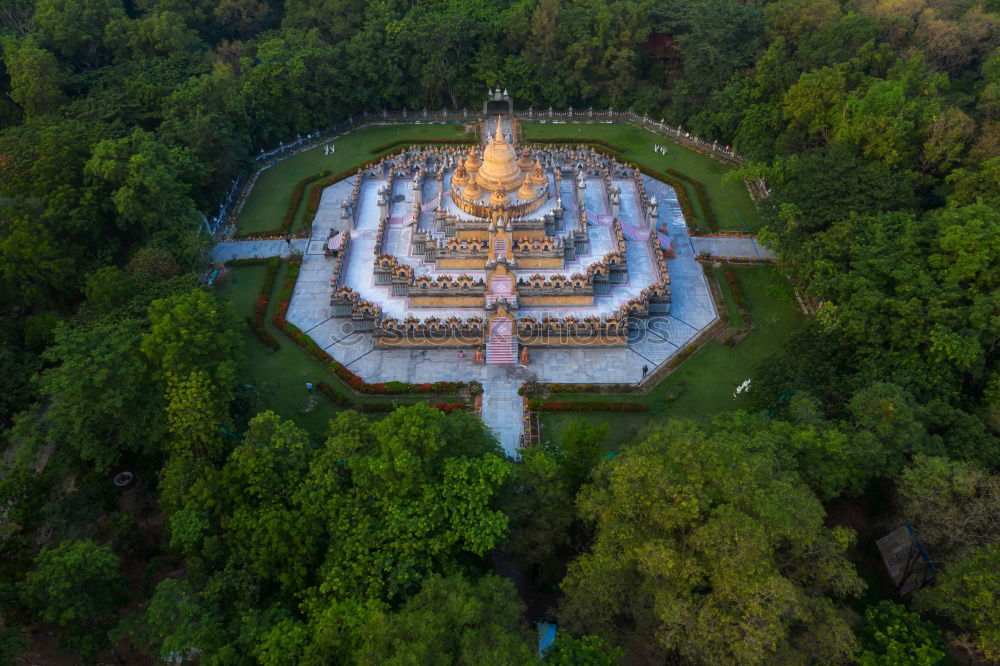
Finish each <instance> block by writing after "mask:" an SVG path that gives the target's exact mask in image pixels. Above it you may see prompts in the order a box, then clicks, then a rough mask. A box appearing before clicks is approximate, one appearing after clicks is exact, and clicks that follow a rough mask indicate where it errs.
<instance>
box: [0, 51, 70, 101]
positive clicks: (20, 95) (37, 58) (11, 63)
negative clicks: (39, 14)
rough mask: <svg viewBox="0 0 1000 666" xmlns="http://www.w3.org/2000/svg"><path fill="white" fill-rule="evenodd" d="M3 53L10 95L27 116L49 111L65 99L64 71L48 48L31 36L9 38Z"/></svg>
mask: <svg viewBox="0 0 1000 666" xmlns="http://www.w3.org/2000/svg"><path fill="white" fill-rule="evenodd" d="M3 57H4V65H6V67H7V72H8V74H9V75H10V97H11V99H12V100H14V101H15V102H17V103H18V104H20V105H21V108H22V109H24V114H25V115H26V116H28V117H29V118H30V117H32V116H39V115H43V114H46V113H51V112H53V111H55V110H56V109H57V108H58V106H59V105H60V104H61V103H62V102H63V101H64V96H63V92H62V86H63V85H64V84H65V82H66V75H65V73H64V72H63V69H62V67H61V66H60V64H59V62H58V61H57V60H56V58H55V56H53V55H52V54H51V53H50V52H48V51H46V50H45V49H44V48H42V47H40V46H38V44H36V43H35V42H34V41H32V40H30V39H29V40H13V39H9V40H7V42H6V44H5V45H4V55H3Z"/></svg>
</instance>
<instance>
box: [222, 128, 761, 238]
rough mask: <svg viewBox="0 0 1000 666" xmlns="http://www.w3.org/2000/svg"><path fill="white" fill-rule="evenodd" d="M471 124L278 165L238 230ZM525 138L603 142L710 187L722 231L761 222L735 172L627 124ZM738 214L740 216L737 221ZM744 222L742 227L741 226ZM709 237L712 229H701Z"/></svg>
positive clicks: (380, 137)
mask: <svg viewBox="0 0 1000 666" xmlns="http://www.w3.org/2000/svg"><path fill="white" fill-rule="evenodd" d="M471 127H472V124H471V123H470V124H468V125H463V124H461V123H457V122H456V123H447V124H432V125H386V126H381V127H367V128H365V129H362V130H358V131H357V132H352V133H350V134H348V135H347V136H344V137H342V138H340V139H336V140H335V141H334V142H333V143H334V145H335V146H336V148H337V152H336V154H334V155H333V156H330V157H327V156H324V155H323V148H322V146H319V147H317V148H313V149H312V150H308V151H306V152H304V153H300V154H298V155H296V156H295V157H292V158H289V159H287V160H283V161H281V162H278V163H277V164H275V165H274V166H272V167H271V168H269V169H266V170H265V171H264V172H263V173H261V174H260V177H259V178H258V179H257V183H256V185H255V186H254V188H253V191H252V192H251V193H250V197H249V199H248V200H247V202H246V205H244V207H243V211H242V213H241V214H240V218H239V222H238V225H237V226H238V227H239V229H240V230H242V231H267V230H270V229H276V228H277V227H278V226H279V224H280V222H281V218H282V216H283V215H284V214H285V210H286V209H287V207H288V202H289V200H290V198H291V196H292V190H293V189H294V188H295V184H296V183H298V182H299V181H300V180H302V179H303V178H306V177H308V176H312V175H314V174H317V173H319V172H320V171H324V170H328V171H331V172H332V173H340V172H343V171H348V170H352V169H355V168H357V167H358V166H360V165H362V164H364V163H365V162H369V161H371V160H372V159H373V158H375V157H376V155H375V154H374V153H372V152H371V151H372V148H374V147H375V146H379V145H382V144H386V143H391V142H393V141H401V140H412V141H428V140H433V139H454V138H462V137H470V136H471V133H470V131H469V129H470V128H471ZM521 127H522V131H523V137H524V139H525V140H526V141H530V140H531V139H533V138H546V137H549V138H551V137H566V138H570V137H579V138H581V139H583V138H594V139H603V140H604V141H608V142H609V143H612V144H615V145H616V146H620V147H622V148H624V149H625V150H624V152H623V153H622V156H623V157H624V158H625V159H628V160H631V161H633V162H637V163H640V164H643V165H645V166H648V167H650V168H652V169H666V168H673V169H676V170H678V171H680V172H682V173H684V174H686V175H687V176H689V177H690V178H692V179H694V180H697V181H699V182H700V183H702V184H703V185H704V186H705V190H706V192H707V193H708V197H709V200H710V202H711V205H712V208H713V209H714V211H715V216H716V218H717V219H718V221H719V227H720V228H722V229H743V222H746V224H747V226H749V227H750V228H751V229H757V228H758V227H759V226H760V216H759V215H758V214H757V210H756V208H755V207H754V205H753V201H751V199H750V195H749V194H748V193H747V190H746V188H745V187H744V186H743V185H742V183H731V184H728V185H723V183H722V176H723V175H725V174H726V173H727V172H728V171H730V170H731V169H730V167H728V166H726V165H725V164H722V163H721V162H719V161H717V160H714V159H712V158H710V157H707V156H706V155H703V154H701V153H699V152H697V151H694V150H690V149H688V148H685V147H683V146H681V145H680V144H677V143H674V142H672V141H670V140H669V139H667V138H665V137H663V136H661V135H659V134H654V133H653V132H649V131H647V130H644V129H640V128H638V127H633V126H632V125H628V124H625V123H611V124H606V123H564V124H554V123H538V122H527V121H522V123H521ZM653 144H660V145H666V146H667V147H668V152H667V154H666V155H659V154H657V153H654V152H653V149H652V146H653ZM687 190H688V198H689V199H690V200H691V203H692V205H693V206H694V207H695V211H696V213H697V214H698V215H702V211H701V208H700V203H699V202H698V197H697V196H696V194H695V192H694V190H693V189H692V188H690V187H688V188H687ZM307 196H308V189H307V190H306V195H305V196H303V197H302V201H300V203H299V210H298V211H297V213H296V217H295V222H294V224H293V229H297V228H298V225H299V222H300V221H301V218H302V213H303V211H304V209H305V200H306V198H307ZM735 211H738V215H737V213H736V212H735ZM740 217H742V220H743V222H741V221H740ZM700 226H701V227H702V228H703V230H704V231H707V230H708V229H707V226H706V225H705V224H704V223H700Z"/></svg>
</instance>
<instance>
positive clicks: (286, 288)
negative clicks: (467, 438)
mask: <svg viewBox="0 0 1000 666" xmlns="http://www.w3.org/2000/svg"><path fill="white" fill-rule="evenodd" d="M301 267H302V260H301V259H293V260H291V261H290V262H289V265H288V275H287V276H286V277H285V284H284V285H283V286H282V288H281V292H280V293H279V294H278V305H277V307H275V309H274V317H273V319H272V322H273V323H274V325H275V326H277V327H278V328H279V329H280V330H281V332H282V333H284V334H285V335H287V336H288V337H290V338H291V339H292V341H293V342H295V344H297V345H299V346H300V347H301V348H302V349H303V350H304V351H305V352H306V353H307V354H309V355H310V356H312V357H313V358H314V359H316V360H317V361H319V362H320V363H322V364H323V365H324V366H325V367H326V368H327V369H328V370H329V371H330V372H332V373H333V374H334V375H335V376H336V377H337V378H338V379H340V380H341V381H343V382H344V383H345V384H347V385H348V386H350V387H351V388H352V389H354V390H355V391H357V392H359V393H370V394H376V395H404V394H409V393H436V394H442V393H445V394H455V393H457V392H459V391H460V390H462V389H464V388H465V387H466V385H465V383H464V382H433V383H423V384H411V383H409V382H375V383H372V384H369V383H368V382H366V381H365V380H364V379H362V378H361V377H359V376H358V375H356V374H354V373H353V372H351V371H350V370H348V369H347V367H346V366H344V365H343V364H342V363H341V362H340V361H338V360H337V359H335V358H333V357H332V356H330V354H328V353H327V352H326V350H324V349H323V348H322V347H320V346H319V345H318V344H316V341H315V340H313V339H312V338H311V337H309V336H308V335H306V334H305V333H303V332H302V331H301V330H300V329H299V327H298V326H296V325H295V324H293V323H291V322H290V321H288V319H286V316H287V314H288V304H289V302H290V301H291V299H292V292H293V291H294V289H295V281H296V280H297V279H298V277H299V270H300V269H301Z"/></svg>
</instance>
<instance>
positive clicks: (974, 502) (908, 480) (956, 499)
mask: <svg viewBox="0 0 1000 666" xmlns="http://www.w3.org/2000/svg"><path fill="white" fill-rule="evenodd" d="M898 491H899V496H900V500H901V503H902V509H903V517H904V518H906V520H907V522H909V523H912V524H913V526H914V527H915V529H916V530H917V534H919V536H920V539H921V541H923V542H924V543H925V544H926V545H927V547H928V548H929V549H930V551H931V552H932V553H933V557H934V559H935V561H938V562H948V561H950V560H951V559H953V558H954V557H956V556H959V555H961V554H962V553H963V552H964V551H966V550H968V549H969V548H972V547H976V546H983V545H986V544H989V543H990V542H992V541H995V540H996V538H997V534H998V533H1000V475H997V474H993V473H990V472H987V471H985V470H982V469H980V468H979V467H977V466H976V465H974V464H971V463H967V462H959V461H953V460H949V459H947V458H943V457H930V456H917V457H916V458H915V459H914V461H913V463H912V464H911V465H909V466H908V467H907V468H906V469H904V470H903V473H902V474H901V475H900V477H899V485H898Z"/></svg>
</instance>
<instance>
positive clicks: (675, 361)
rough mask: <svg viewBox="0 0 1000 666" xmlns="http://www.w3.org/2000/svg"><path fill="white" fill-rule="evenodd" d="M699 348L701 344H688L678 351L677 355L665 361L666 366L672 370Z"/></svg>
mask: <svg viewBox="0 0 1000 666" xmlns="http://www.w3.org/2000/svg"><path fill="white" fill-rule="evenodd" d="M699 349H701V345H700V344H698V345H690V346H688V347H685V348H684V349H682V350H681V351H680V352H678V354H677V356H674V357H673V358H672V359H670V360H669V361H667V368H668V369H669V370H673V369H674V368H676V367H677V366H679V365H680V364H681V363H683V362H684V361H686V360H687V359H688V358H689V357H690V356H692V355H693V354H694V353H695V352H696V351H698V350H699Z"/></svg>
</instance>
